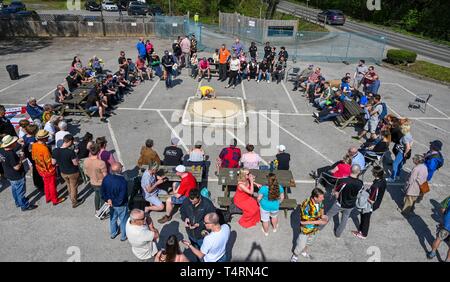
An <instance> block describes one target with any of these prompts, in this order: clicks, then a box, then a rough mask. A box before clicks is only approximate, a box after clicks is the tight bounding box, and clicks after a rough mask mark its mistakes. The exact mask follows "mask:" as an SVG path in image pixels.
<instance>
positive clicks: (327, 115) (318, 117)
mask: <svg viewBox="0 0 450 282" xmlns="http://www.w3.org/2000/svg"><path fill="white" fill-rule="evenodd" d="M343 112H344V103H342V102H341V101H340V100H339V99H335V100H334V104H333V105H330V106H327V107H326V108H325V109H323V110H322V111H320V112H319V113H314V114H313V115H314V117H315V120H314V121H315V122H317V123H321V122H324V121H328V120H333V119H336V117H338V116H339V115H342V113H343Z"/></svg>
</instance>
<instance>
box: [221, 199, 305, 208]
mask: <svg viewBox="0 0 450 282" xmlns="http://www.w3.org/2000/svg"><path fill="white" fill-rule="evenodd" d="M232 201H233V198H229V197H218V198H217V204H218V205H219V206H220V207H222V208H227V209H228V208H229V207H230V206H231V204H232ZM297 206H298V205H297V200H295V199H284V200H283V202H281V203H280V210H295V209H296V208H297Z"/></svg>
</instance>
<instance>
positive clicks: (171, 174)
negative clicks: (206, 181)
mask: <svg viewBox="0 0 450 282" xmlns="http://www.w3.org/2000/svg"><path fill="white" fill-rule="evenodd" d="M175 167H176V166H166V165H161V166H159V171H158V175H164V176H166V177H167V178H168V179H169V181H180V177H179V176H178V175H176V172H175ZM186 171H187V172H190V173H192V175H193V176H194V177H195V179H196V180H197V182H202V175H203V167H202V166H195V167H194V168H193V167H192V166H186Z"/></svg>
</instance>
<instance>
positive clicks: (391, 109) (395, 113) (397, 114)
mask: <svg viewBox="0 0 450 282" xmlns="http://www.w3.org/2000/svg"><path fill="white" fill-rule="evenodd" d="M386 106H387V108H388V109H389V110H390V111H391V112H393V113H394V115H396V116H397V117H402V116H401V115H400V114H399V113H397V112H396V111H395V110H394V109H393V108H392V107H390V106H388V104H386Z"/></svg>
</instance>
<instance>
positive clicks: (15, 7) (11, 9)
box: [2, 1, 26, 14]
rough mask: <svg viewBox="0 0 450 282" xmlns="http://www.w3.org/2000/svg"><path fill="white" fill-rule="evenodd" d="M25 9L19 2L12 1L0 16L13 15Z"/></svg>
mask: <svg viewBox="0 0 450 282" xmlns="http://www.w3.org/2000/svg"><path fill="white" fill-rule="evenodd" d="M25 10H26V7H25V4H23V3H22V2H21V1H12V2H11V4H9V5H8V6H7V7H5V8H3V9H2V14H15V13H17V12H20V11H25Z"/></svg>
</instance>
